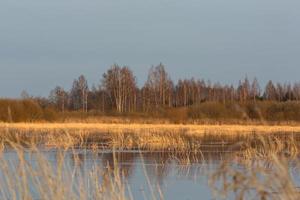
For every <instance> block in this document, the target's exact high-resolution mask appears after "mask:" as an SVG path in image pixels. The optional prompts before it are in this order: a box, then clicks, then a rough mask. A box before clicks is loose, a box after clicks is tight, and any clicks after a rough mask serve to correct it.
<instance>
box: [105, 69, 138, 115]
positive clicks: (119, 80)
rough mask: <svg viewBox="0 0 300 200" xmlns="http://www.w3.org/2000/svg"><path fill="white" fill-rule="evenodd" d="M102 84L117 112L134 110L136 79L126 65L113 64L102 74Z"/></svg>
mask: <svg viewBox="0 0 300 200" xmlns="http://www.w3.org/2000/svg"><path fill="white" fill-rule="evenodd" d="M102 84H103V86H104V88H105V90H106V91H107V92H108V94H109V96H110V99H111V101H112V102H113V104H114V105H115V107H116V109H117V111H118V112H128V111H134V110H135V107H136V96H137V95H136V91H137V87H136V80H135V77H134V75H133V73H132V71H131V70H130V69H129V68H128V67H119V66H118V65H116V64H115V65H113V66H112V67H111V68H110V69H109V70H108V71H107V72H106V73H105V74H103V79H102Z"/></svg>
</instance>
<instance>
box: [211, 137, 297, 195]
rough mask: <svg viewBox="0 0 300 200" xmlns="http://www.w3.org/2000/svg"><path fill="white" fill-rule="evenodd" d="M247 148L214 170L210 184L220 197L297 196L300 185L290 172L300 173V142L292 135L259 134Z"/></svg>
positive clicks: (249, 142)
mask: <svg viewBox="0 0 300 200" xmlns="http://www.w3.org/2000/svg"><path fill="white" fill-rule="evenodd" d="M252 139H253V140H249V141H248V143H245V145H244V147H243V148H244V149H243V150H242V151H240V152H237V153H236V154H235V155H231V156H230V157H228V158H227V159H225V160H224V161H223V162H222V163H221V164H220V166H219V167H218V168H217V169H216V170H215V171H214V172H213V173H212V174H211V176H210V179H209V184H210V187H211V188H212V189H213V193H214V195H215V196H217V197H221V198H224V199H227V198H228V197H230V198H232V199H236V200H242V199H258V200H267V199H275V200H297V199H300V191H299V189H298V188H299V186H298V185H297V183H296V181H295V179H294V178H293V177H292V174H291V168H290V167H291V163H293V168H292V170H293V171H294V172H296V173H298V174H299V172H300V162H299V160H298V156H299V153H300V151H299V150H300V148H299V145H298V144H297V141H295V140H294V138H293V137H288V138H286V139H284V140H280V139H279V138H277V137H259V136H258V137H256V138H252Z"/></svg>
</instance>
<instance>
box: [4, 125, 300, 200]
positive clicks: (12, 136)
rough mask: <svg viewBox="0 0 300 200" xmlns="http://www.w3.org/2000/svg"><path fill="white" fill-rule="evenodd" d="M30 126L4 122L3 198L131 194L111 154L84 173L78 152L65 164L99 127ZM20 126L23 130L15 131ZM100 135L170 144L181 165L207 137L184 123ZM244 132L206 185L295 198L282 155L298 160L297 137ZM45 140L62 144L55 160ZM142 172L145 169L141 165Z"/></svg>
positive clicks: (225, 191)
mask: <svg viewBox="0 0 300 200" xmlns="http://www.w3.org/2000/svg"><path fill="white" fill-rule="evenodd" d="M24 126H25V125H24ZM34 126H36V127H38V128H37V129H33V128H32V126H30V129H26V128H28V126H25V129H22V128H21V127H22V126H20V127H17V126H12V127H9V126H6V130H5V131H4V132H3V133H2V136H1V140H0V146H1V148H0V149H1V151H0V163H1V165H0V177H1V178H2V179H1V180H2V181H0V198H1V199H5V200H6V199H12V200H14V199H25V200H29V199H36V196H38V197H39V198H40V199H46V200H47V199H49V200H51V199H58V200H64V199H74V200H77V199H78V200H79V199H112V200H125V199H131V197H130V186H129V185H127V183H126V180H124V171H122V170H120V169H119V168H118V164H117V159H116V157H115V156H114V159H113V162H114V164H113V166H114V168H110V166H108V167H107V168H106V169H103V168H100V167H97V165H95V168H93V169H92V170H90V171H88V172H86V173H85V174H82V172H81V171H80V170H79V169H78V168H76V166H80V158H79V157H78V156H76V153H73V155H74V157H73V158H72V160H73V162H74V167H70V166H68V165H67V164H66V163H67V162H66V159H67V156H66V152H67V151H73V150H74V149H73V147H74V144H82V143H85V142H87V141H86V140H92V141H93V140H94V139H99V138H97V136H98V135H99V134H100V132H96V133H94V134H96V136H95V135H93V134H92V137H86V136H87V135H88V136H91V135H89V134H91V132H90V131H89V130H84V131H82V130H81V131H79V132H76V130H73V129H70V127H67V128H68V129H67V130H68V131H65V132H61V130H64V129H63V128H62V127H60V129H61V130H60V129H57V127H58V126H57V125H56V126H54V127H55V128H53V129H49V127H47V129H43V127H42V125H40V126H38V125H34ZM73 128H74V127H73ZM20 130H22V131H23V132H18V131H20ZM92 130H93V131H95V130H94V129H92ZM183 130H184V131H186V132H184V131H183ZM32 131H33V132H32ZM69 132H70V133H69ZM85 134H86V135H85ZM140 134H142V136H141V135H140ZM206 134H207V133H206ZM102 135H110V138H109V139H107V142H108V143H109V145H110V148H113V149H114V148H115V147H119V148H135V147H140V148H149V149H151V150H155V149H162V148H167V149H168V148H172V149H173V150H174V151H175V152H176V151H177V152H180V151H183V153H182V154H181V156H178V154H174V158H173V159H175V160H176V159H178V163H184V165H185V166H189V165H190V164H191V161H190V160H189V158H190V156H191V154H193V153H195V152H194V150H195V151H199V152H198V153H201V152H200V150H201V149H199V147H201V144H202V142H203V141H202V140H203V138H205V137H207V135H205V134H199V135H200V136H201V137H198V136H197V134H192V133H189V132H188V130H185V129H181V132H180V131H178V132H175V133H174V132H167V133H162V132H150V133H149V132H144V133H143V132H142V133H126V132H118V131H117V132H108V133H101V136H102ZM228 135H229V136H228V137H229V139H230V138H235V137H237V134H235V135H234V134H228ZM246 135H247V137H245V136H244V135H243V136H241V135H239V137H240V138H238V141H240V139H243V142H241V141H240V142H238V143H237V144H235V145H234V146H232V147H231V148H232V149H235V148H237V149H238V151H237V152H233V153H232V154H230V156H229V157H227V159H225V160H224V161H223V162H222V163H221V164H220V166H219V167H218V168H217V170H216V171H214V173H213V174H211V175H210V186H211V187H212V189H213V191H214V193H215V194H216V195H218V196H222V197H224V198H228V196H229V195H233V197H234V198H235V199H237V200H241V199H260V200H265V199H278V200H286V199H287V200H296V199H299V198H300V193H299V191H298V190H297V187H296V184H295V182H294V180H293V177H292V176H291V174H290V171H289V161H288V160H287V159H286V156H289V157H290V159H295V160H294V161H295V163H298V160H297V156H298V155H299V146H298V144H297V141H296V140H295V137H294V136H293V135H291V136H286V137H284V139H283V140H282V138H280V137H279V136H278V135H269V134H265V135H264V134H262V135H252V134H246ZM219 136H222V134H220V133H219V134H218V135H217V136H216V137H218V138H219ZM232 136H234V137H232ZM94 137H96V138H94ZM208 137H209V139H211V138H212V139H215V136H211V135H209V136H208ZM206 140H207V138H206ZM199 141H200V142H199ZM233 141H235V140H233ZM44 142H45V143H44ZM47 142H48V143H51V142H53V144H54V145H56V146H55V147H64V148H61V149H60V151H58V153H57V155H56V160H57V163H56V165H55V166H53V164H51V163H50V162H49V161H48V160H47V158H45V156H44V155H43V154H42V153H41V152H40V149H39V147H38V146H37V145H38V144H43V143H44V144H47ZM151 142H153V144H151ZM205 142H207V141H205ZM130 144H131V146H130ZM6 145H9V148H11V149H13V150H14V151H15V152H16V153H17V157H16V158H17V161H13V158H9V159H7V158H5V153H4V152H5V149H6V148H7V147H6ZM197 145H199V146H197ZM24 146H26V147H24ZM94 148H95V149H96V150H97V149H98V148H99V147H98V146H95V147H94ZM191 150H192V152H191ZM25 152H31V153H30V155H31V156H34V157H31V158H34V160H35V164H34V165H33V164H32V163H30V162H28V160H27V159H25V157H26V156H25ZM96 152H97V151H96ZM179 155H180V154H179ZM294 166H295V167H294V169H296V170H299V169H300V168H299V167H298V165H294ZM299 171H300V170H299ZM144 172H146V170H145V169H144ZM1 174H5V176H1ZM99 177H103V180H102V181H100V180H99ZM145 177H146V179H147V180H148V181H149V177H148V175H147V173H145ZM30 186H33V187H34V188H35V189H34V190H35V194H34V193H32V188H31V187H30ZM148 186H149V190H150V191H151V195H152V197H150V199H163V194H162V192H161V191H160V190H159V188H158V189H156V188H154V187H153V186H152V184H151V183H150V182H148ZM157 197H159V198H157ZM230 197H231V196H230Z"/></svg>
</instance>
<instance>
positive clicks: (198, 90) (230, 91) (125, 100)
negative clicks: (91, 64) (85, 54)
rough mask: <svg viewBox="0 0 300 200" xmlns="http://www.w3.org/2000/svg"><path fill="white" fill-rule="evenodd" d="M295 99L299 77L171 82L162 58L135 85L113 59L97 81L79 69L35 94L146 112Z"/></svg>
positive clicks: (80, 105)
mask: <svg viewBox="0 0 300 200" xmlns="http://www.w3.org/2000/svg"><path fill="white" fill-rule="evenodd" d="M299 100H300V83H294V84H291V83H285V84H281V83H273V82H272V81H269V82H268V83H267V84H266V86H265V87H264V88H261V87H260V84H259V82H258V80H257V79H256V78H254V79H253V80H249V79H248V78H247V77H246V78H244V79H243V80H240V81H239V84H238V85H237V86H234V85H226V84H225V85H222V84H220V83H212V82H211V81H205V80H203V79H195V78H191V79H179V80H178V81H177V83H174V81H173V80H172V79H171V77H170V76H169V74H168V72H167V71H166V69H165V67H164V65H163V64H159V65H157V66H153V67H151V68H150V70H149V73H148V78H147V80H146V82H145V83H144V85H143V86H142V87H140V88H139V87H138V86H137V81H136V77H135V75H134V73H133V71H132V70H131V69H130V68H129V67H127V66H119V65H117V64H114V65H112V66H111V67H110V68H109V69H108V70H107V72H106V73H104V74H103V76H102V78H101V81H100V83H99V85H98V86H92V87H91V88H90V87H89V85H88V82H87V80H86V78H85V77H84V76H83V75H81V76H80V77H79V78H77V79H75V80H74V81H73V84H72V88H71V90H70V91H66V90H65V89H64V88H62V87H60V86H57V87H55V88H54V89H53V90H52V91H51V92H50V95H49V97H48V98H39V102H40V103H41V104H43V105H44V106H53V107H55V109H56V110H58V111H61V112H65V111H82V112H89V111H99V112H103V113H104V112H109V111H116V112H118V113H131V112H143V113H149V112H153V111H155V110H159V109H161V108H179V107H191V106H195V105H200V104H202V103H204V102H218V103H222V104H226V103H230V102H237V103H245V102H257V101H260V102H261V101H276V102H287V101H299Z"/></svg>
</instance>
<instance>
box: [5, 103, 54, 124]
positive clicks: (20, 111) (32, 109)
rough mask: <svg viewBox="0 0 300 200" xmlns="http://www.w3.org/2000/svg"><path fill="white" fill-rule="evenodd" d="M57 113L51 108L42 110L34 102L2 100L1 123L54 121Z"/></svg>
mask: <svg viewBox="0 0 300 200" xmlns="http://www.w3.org/2000/svg"><path fill="white" fill-rule="evenodd" d="M55 118H56V113H55V111H54V110H53V109H51V108H46V109H42V108H41V106H40V105H39V104H38V103H37V102H36V101H34V100H31V99H28V100H11V99H1V100H0V121H2V122H33V121H43V120H47V121H53V120H55Z"/></svg>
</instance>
